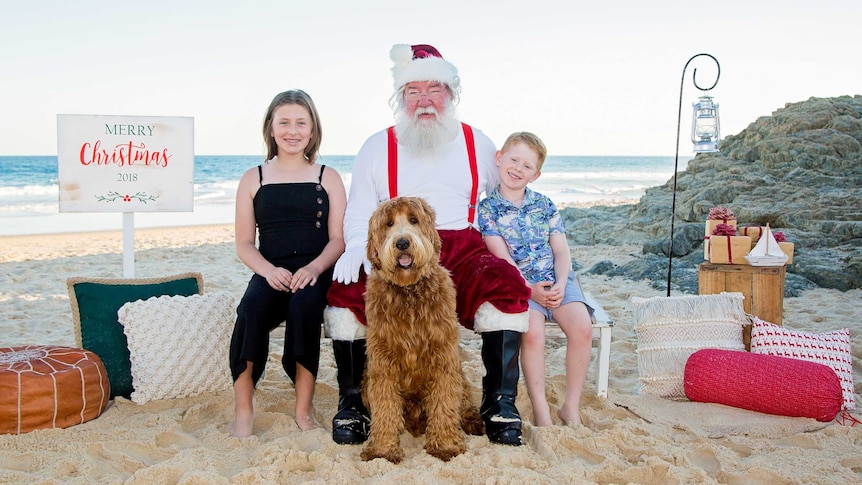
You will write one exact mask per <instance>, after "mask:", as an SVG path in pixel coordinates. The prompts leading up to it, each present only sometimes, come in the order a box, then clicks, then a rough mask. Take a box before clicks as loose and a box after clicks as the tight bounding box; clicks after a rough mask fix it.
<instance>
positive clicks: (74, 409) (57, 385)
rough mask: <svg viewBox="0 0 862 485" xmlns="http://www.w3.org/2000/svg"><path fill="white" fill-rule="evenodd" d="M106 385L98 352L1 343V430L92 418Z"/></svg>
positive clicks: (102, 407)
mask: <svg viewBox="0 0 862 485" xmlns="http://www.w3.org/2000/svg"><path fill="white" fill-rule="evenodd" d="M110 395H111V388H110V384H109V382H108V375H107V372H106V371H105V366H104V365H103V364H102V360H101V359H99V356H98V355H96V354H94V353H92V352H90V351H87V350H83V349H75V348H71V347H60V346H52V345H28V346H22V347H0V433H5V434H21V433H27V432H30V431H33V430H34V429H43V428H67V427H69V426H73V425H76V424H81V423H84V422H87V421H89V420H91V419H94V418H97V417H98V416H99V415H100V414H102V411H104V410H105V407H106V406H107V405H108V399H109V397H110Z"/></svg>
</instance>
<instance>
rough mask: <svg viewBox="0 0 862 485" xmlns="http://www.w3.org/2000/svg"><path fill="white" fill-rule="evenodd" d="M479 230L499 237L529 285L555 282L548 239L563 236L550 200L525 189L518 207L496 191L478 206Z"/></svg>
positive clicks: (487, 234) (558, 217)
mask: <svg viewBox="0 0 862 485" xmlns="http://www.w3.org/2000/svg"><path fill="white" fill-rule="evenodd" d="M479 230H480V231H482V234H483V235H485V236H500V237H502V238H503V240H504V241H506V245H507V246H508V247H509V254H510V255H511V256H512V259H513V260H514V261H515V264H516V265H518V269H519V270H520V271H521V274H522V275H523V276H524V279H525V280H527V282H528V283H530V284H532V283H537V282H539V281H555V280H554V253H553V250H552V249H551V244H550V237H551V235H553V234H565V233H566V229H565V227H564V226H563V220H562V217H560V212H559V211H558V210H557V207H556V206H555V205H554V202H553V201H551V199H550V198H548V197H546V196H544V195H542V194H540V193H538V192H535V191H533V190H531V189H530V188H529V187H526V195H525V197H524V201H523V202H522V203H521V207H517V206H515V204H513V203H511V202H509V201H508V200H506V199H504V198H503V197H502V196H501V195H500V192H499V190H498V189H495V190H494V191H493V192H492V193H491V194H490V195H489V196H487V197H486V198H484V199H483V200H482V201H481V202H480V203H479Z"/></svg>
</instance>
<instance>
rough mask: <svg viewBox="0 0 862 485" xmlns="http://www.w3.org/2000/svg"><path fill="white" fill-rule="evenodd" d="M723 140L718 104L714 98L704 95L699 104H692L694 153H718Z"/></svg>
mask: <svg viewBox="0 0 862 485" xmlns="http://www.w3.org/2000/svg"><path fill="white" fill-rule="evenodd" d="M720 140H721V137H720V134H719V122H718V103H713V102H712V97H711V96H708V95H703V96H701V97H700V99H699V100H698V102H697V103H692V120H691V142H692V143H694V149H693V151H694V153H713V152H717V151H718V142H719V141H720Z"/></svg>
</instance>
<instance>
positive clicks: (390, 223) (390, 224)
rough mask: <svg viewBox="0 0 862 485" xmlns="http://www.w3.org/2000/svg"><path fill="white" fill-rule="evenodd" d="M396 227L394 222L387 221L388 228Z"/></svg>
mask: <svg viewBox="0 0 862 485" xmlns="http://www.w3.org/2000/svg"><path fill="white" fill-rule="evenodd" d="M394 225H395V223H394V222H392V220H388V221H386V227H392V226H394Z"/></svg>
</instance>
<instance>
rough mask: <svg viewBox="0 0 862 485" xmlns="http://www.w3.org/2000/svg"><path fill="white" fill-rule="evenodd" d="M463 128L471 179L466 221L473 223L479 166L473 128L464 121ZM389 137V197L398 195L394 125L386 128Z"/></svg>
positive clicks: (477, 195)
mask: <svg viewBox="0 0 862 485" xmlns="http://www.w3.org/2000/svg"><path fill="white" fill-rule="evenodd" d="M461 128H462V129H463V130H464V141H465V142H466V144H467V158H469V159H470V175H471V177H472V179H473V187H472V189H471V190H470V205H469V206H468V208H469V210H468V213H467V222H469V223H470V224H472V223H473V218H474V217H475V215H476V199H477V198H478V197H479V168H478V167H477V165H476V143H475V141H474V140H473V129H472V128H470V125H468V124H466V123H461ZM386 133H387V135H388V139H389V144H388V146H389V198H390V199H394V198H395V197H397V196H398V140H396V138H395V127H394V126H390V127H389V128H387V130H386Z"/></svg>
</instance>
